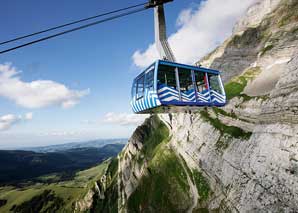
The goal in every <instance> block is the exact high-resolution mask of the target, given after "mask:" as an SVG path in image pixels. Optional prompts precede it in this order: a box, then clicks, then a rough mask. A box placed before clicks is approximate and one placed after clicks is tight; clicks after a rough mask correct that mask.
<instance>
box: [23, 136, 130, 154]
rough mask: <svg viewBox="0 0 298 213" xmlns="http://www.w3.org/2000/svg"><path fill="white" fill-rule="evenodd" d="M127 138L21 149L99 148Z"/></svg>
mask: <svg viewBox="0 0 298 213" xmlns="http://www.w3.org/2000/svg"><path fill="white" fill-rule="evenodd" d="M127 141H128V139H127V138H119V139H98V140H92V141H87V142H73V143H65V144H57V145H50V146H39V147H28V148H27V147H26V148H22V150H26V151H34V152H42V153H47V152H60V151H66V150H69V149H77V148H87V147H88V148H90V147H93V148H100V147H103V146H105V145H107V144H125V143H127Z"/></svg>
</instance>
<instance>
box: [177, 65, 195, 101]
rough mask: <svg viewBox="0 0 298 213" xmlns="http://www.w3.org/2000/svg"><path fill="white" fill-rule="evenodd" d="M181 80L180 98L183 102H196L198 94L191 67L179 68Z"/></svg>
mask: <svg viewBox="0 0 298 213" xmlns="http://www.w3.org/2000/svg"><path fill="white" fill-rule="evenodd" d="M178 73H179V82H180V98H181V101H183V102H188V103H195V102H196V94H195V87H194V82H193V71H192V70H189V69H183V68H179V69H178Z"/></svg>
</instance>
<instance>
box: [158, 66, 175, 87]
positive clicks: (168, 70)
mask: <svg viewBox="0 0 298 213" xmlns="http://www.w3.org/2000/svg"><path fill="white" fill-rule="evenodd" d="M157 79H158V80H157V83H158V86H159V87H160V86H168V87H172V88H174V89H176V88H177V86H176V74H175V67H170V66H166V65H159V67H158V76H157Z"/></svg>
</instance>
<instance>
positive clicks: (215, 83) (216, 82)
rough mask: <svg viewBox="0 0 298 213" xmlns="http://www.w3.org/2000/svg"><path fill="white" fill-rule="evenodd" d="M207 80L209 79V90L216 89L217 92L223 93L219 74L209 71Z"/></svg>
mask: <svg viewBox="0 0 298 213" xmlns="http://www.w3.org/2000/svg"><path fill="white" fill-rule="evenodd" d="M208 80H209V85H210V90H213V91H216V92H218V93H219V94H221V95H224V90H223V88H222V85H221V80H220V77H219V75H215V74H210V73H209V74H208Z"/></svg>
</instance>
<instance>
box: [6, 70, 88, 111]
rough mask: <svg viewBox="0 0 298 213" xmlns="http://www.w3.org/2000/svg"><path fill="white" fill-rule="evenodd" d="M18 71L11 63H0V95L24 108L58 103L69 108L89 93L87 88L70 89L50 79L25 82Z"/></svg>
mask: <svg viewBox="0 0 298 213" xmlns="http://www.w3.org/2000/svg"><path fill="white" fill-rule="evenodd" d="M19 74H20V71H18V70H17V69H16V68H15V67H12V66H11V64H0V96H2V97H5V98H8V99H10V100H12V101H14V102H15V103H16V104H18V105H20V106H22V107H26V108H41V107H46V106H51V105H60V106H61V107H63V108H69V107H72V106H74V105H76V104H77V103H78V102H79V100H80V99H81V98H82V97H83V96H85V95H87V94H89V89H88V90H82V91H77V90H70V89H68V88H67V87H66V86H65V85H63V84H60V83H57V82H54V81H50V80H36V81H31V82H25V81H22V80H21V79H20V76H19Z"/></svg>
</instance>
